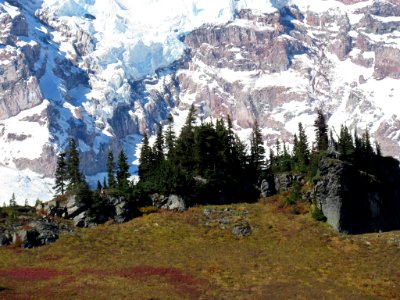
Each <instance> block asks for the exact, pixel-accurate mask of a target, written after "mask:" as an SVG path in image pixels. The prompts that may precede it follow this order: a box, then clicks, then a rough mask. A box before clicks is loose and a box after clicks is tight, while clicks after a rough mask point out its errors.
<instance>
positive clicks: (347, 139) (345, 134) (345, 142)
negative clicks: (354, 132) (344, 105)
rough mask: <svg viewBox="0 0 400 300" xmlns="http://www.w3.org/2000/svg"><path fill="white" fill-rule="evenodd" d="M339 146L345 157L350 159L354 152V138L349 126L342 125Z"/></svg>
mask: <svg viewBox="0 0 400 300" xmlns="http://www.w3.org/2000/svg"><path fill="white" fill-rule="evenodd" d="M337 148H338V151H339V153H340V155H341V157H342V158H343V159H349V157H351V155H352V154H353V153H354V145H353V139H352V137H351V134H350V131H349V128H348V127H347V126H344V125H342V126H341V128H340V135H339V140H338V146H337Z"/></svg>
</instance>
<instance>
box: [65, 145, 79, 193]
mask: <svg viewBox="0 0 400 300" xmlns="http://www.w3.org/2000/svg"><path fill="white" fill-rule="evenodd" d="M66 165H67V166H66V167H67V177H68V180H69V182H68V187H67V189H69V190H71V189H73V188H74V187H76V186H77V185H79V184H80V183H81V182H82V178H81V173H80V171H79V153H78V149H77V145H76V142H75V140H74V139H73V138H71V139H70V141H69V145H68V150H67V155H66Z"/></svg>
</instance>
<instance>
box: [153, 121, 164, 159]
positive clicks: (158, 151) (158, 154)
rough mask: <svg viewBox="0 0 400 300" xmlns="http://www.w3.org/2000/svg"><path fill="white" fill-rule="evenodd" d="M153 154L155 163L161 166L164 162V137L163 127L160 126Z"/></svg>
mask: <svg viewBox="0 0 400 300" xmlns="http://www.w3.org/2000/svg"><path fill="white" fill-rule="evenodd" d="M153 154H154V159H155V163H156V164H157V165H159V164H161V163H162V162H163V160H164V136H163V131H162V126H161V125H160V124H159V125H158V130H157V137H156V142H155V143H154V147H153Z"/></svg>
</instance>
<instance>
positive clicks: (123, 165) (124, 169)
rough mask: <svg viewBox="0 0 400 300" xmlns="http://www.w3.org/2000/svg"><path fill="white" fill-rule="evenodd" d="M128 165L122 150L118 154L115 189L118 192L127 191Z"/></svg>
mask: <svg viewBox="0 0 400 300" xmlns="http://www.w3.org/2000/svg"><path fill="white" fill-rule="evenodd" d="M129 176H130V174H129V165H128V158H127V156H126V154H125V152H124V151H123V150H121V152H120V153H119V157H118V169H117V187H118V190H119V191H120V192H127V191H128V189H129V181H128V179H129Z"/></svg>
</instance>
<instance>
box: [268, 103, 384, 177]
mask: <svg viewBox="0 0 400 300" xmlns="http://www.w3.org/2000/svg"><path fill="white" fill-rule="evenodd" d="M314 127H315V142H314V144H313V145H312V146H310V144H309V142H308V139H307V135H306V133H305V130H304V128H303V125H302V123H299V125H298V133H297V134H295V135H294V138H293V150H292V151H291V152H290V151H289V150H288V149H287V147H286V144H285V143H283V146H282V144H281V143H280V141H279V140H277V142H276V146H275V150H274V149H270V156H269V159H268V161H267V171H268V172H269V173H277V172H290V171H295V172H302V173H311V174H313V175H315V171H316V167H317V164H318V162H319V160H320V159H321V157H323V156H326V155H330V156H333V157H334V158H338V159H341V160H343V161H347V162H349V163H351V164H353V165H355V166H356V167H357V168H358V169H360V170H365V171H368V172H371V173H374V172H373V171H374V168H375V167H376V165H377V164H378V162H377V160H378V159H379V157H381V149H380V146H379V144H378V143H375V147H373V146H372V144H371V140H370V135H369V133H368V131H365V132H364V133H363V134H362V135H361V136H360V135H359V134H358V133H357V131H355V132H354V134H353V135H352V134H351V133H350V130H349V128H348V127H347V126H346V125H342V126H341V129H340V133H339V134H338V135H337V136H336V138H335V137H334V136H333V132H332V131H330V132H329V128H328V126H327V123H326V120H325V116H324V115H323V113H322V112H321V111H320V110H319V111H318V115H317V118H316V120H315V122H314ZM328 132H329V135H328ZM374 148H375V149H374Z"/></svg>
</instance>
